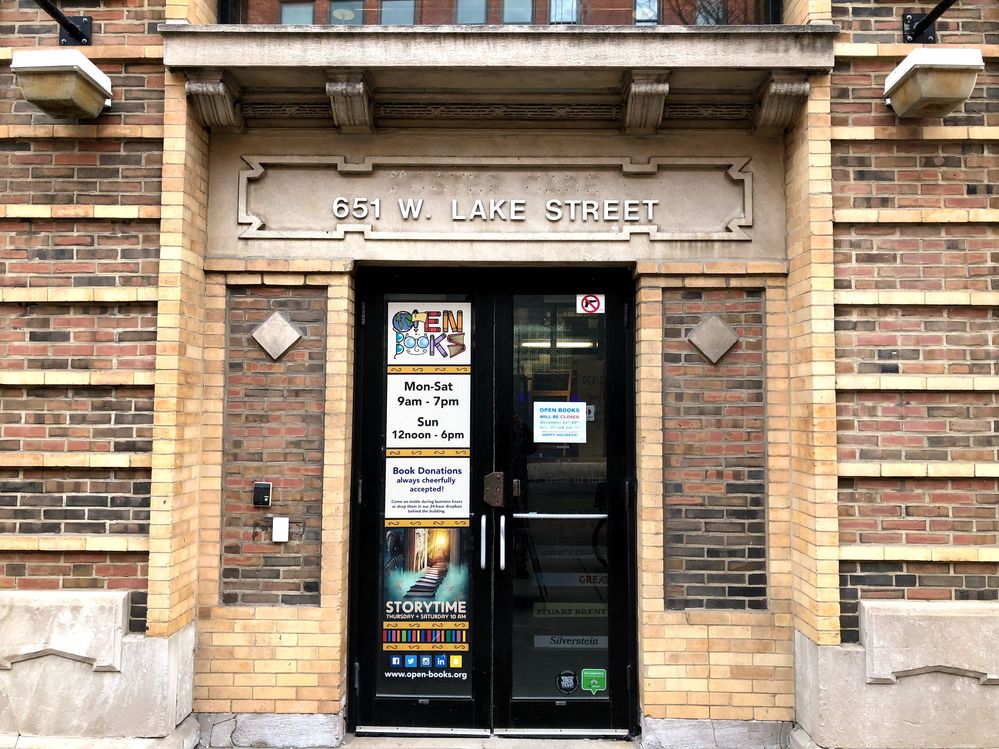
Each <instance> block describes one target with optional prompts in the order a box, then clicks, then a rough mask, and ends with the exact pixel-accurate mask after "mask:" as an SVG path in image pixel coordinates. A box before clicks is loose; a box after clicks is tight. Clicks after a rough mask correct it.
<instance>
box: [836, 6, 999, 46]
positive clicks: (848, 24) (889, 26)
mask: <svg viewBox="0 0 999 749" xmlns="http://www.w3.org/2000/svg"><path fill="white" fill-rule="evenodd" d="M929 7H932V5H930V6H928V8H927V10H928V9H929ZM916 8H921V6H918V5H913V4H912V3H911V2H904V1H902V2H890V1H889V0H851V1H850V2H835V3H833V4H832V20H833V21H834V22H835V23H838V24H839V25H840V28H842V29H843V32H844V34H848V35H849V37H850V39H851V40H852V41H854V42H868V43H874V44H892V43H896V42H899V41H901V33H900V32H901V28H902V25H901V21H900V19H901V18H902V14H903V13H906V12H910V13H911V12H912V11H913V10H914V9H916ZM924 12H925V11H924ZM997 21H999V12H997V11H996V5H995V3H992V2H990V0H962V2H960V3H958V4H957V5H955V6H953V7H952V8H950V9H949V10H948V11H947V13H946V15H944V16H943V17H942V18H940V20H938V21H937V22H936V27H937V33H938V39H939V41H941V42H943V43H948V42H949V43H955V42H963V43H966V44H999V27H997Z"/></svg>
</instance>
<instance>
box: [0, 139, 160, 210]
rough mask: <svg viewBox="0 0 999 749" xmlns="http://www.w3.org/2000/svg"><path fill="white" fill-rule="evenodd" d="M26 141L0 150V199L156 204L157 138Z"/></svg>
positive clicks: (28, 201)
mask: <svg viewBox="0 0 999 749" xmlns="http://www.w3.org/2000/svg"><path fill="white" fill-rule="evenodd" d="M15 142H17V143H19V141H15ZM26 145H27V146H28V148H26V149H24V150H20V149H19V150H16V151H15V150H10V151H8V150H0V174H3V178H0V203H22V204H32V205H39V204H42V205H49V204H75V205H81V204H86V205H123V206H124V205H128V206H159V204H160V198H159V191H160V168H161V166H162V153H163V144H162V142H157V141H155V140H115V139H111V138H103V139H99V140H74V139H53V140H48V139H43V138H36V139H33V140H30V141H27V142H26Z"/></svg>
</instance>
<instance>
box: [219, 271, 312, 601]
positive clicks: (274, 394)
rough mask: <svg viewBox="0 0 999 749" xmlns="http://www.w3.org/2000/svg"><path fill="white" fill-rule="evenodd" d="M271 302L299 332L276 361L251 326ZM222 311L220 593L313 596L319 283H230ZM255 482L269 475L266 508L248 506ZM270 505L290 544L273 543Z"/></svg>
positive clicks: (248, 597)
mask: <svg viewBox="0 0 999 749" xmlns="http://www.w3.org/2000/svg"><path fill="white" fill-rule="evenodd" d="M276 311H280V312H282V313H284V315H285V316H287V317H288V319H289V320H291V321H292V322H293V323H294V324H295V325H296V326H297V327H298V328H299V330H301V331H302V333H303V334H304V337H303V338H302V339H301V340H300V341H298V343H296V344H295V345H294V346H293V347H292V349H291V350H289V351H288V352H287V353H286V354H284V356H283V357H281V359H279V360H278V361H276V362H275V361H272V360H271V359H270V357H269V356H268V355H267V354H266V353H265V352H264V351H263V349H262V348H261V347H260V346H259V345H257V343H256V342H255V341H254V340H253V339H252V338H251V337H250V333H251V332H252V331H253V329H254V328H255V327H256V326H257V325H259V324H260V323H262V322H264V321H265V320H266V319H267V318H268V317H270V316H271V314H272V313H273V312H276ZM228 318H229V319H228V337H227V371H226V396H227V397H226V404H225V427H224V436H223V461H224V462H223V498H222V501H223V517H222V535H223V545H222V583H221V588H222V602H223V603H227V604H242V605H273V604H309V605H312V604H318V603H319V574H320V552H321V538H320V531H321V528H320V524H321V521H322V478H323V411H324V404H325V397H326V396H325V359H326V357H325V353H326V295H325V289H316V288H279V287H269V288H264V287H242V288H239V287H237V288H232V289H230V291H229V309H228ZM254 481H270V482H272V483H273V485H274V490H273V495H272V500H271V502H272V505H271V507H270V508H269V509H266V510H263V509H260V508H254V507H253V506H252V502H251V499H252V496H251V495H252V486H253V482H254ZM269 514H275V515H285V516H288V517H290V521H291V540H290V541H289V542H288V543H284V544H273V543H271V542H270V524H269V523H270V521H269V520H267V518H266V517H265V516H266V515H269Z"/></svg>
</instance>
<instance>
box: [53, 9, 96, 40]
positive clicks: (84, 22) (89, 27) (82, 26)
mask: <svg viewBox="0 0 999 749" xmlns="http://www.w3.org/2000/svg"><path fill="white" fill-rule="evenodd" d="M66 18H67V19H68V20H69V21H70V22H72V23H74V24H75V25H76V27H77V28H78V29H79V30H80V38H77V37H76V36H74V35H73V34H72V33H70V31H69V30H68V29H67V28H66V27H65V26H62V25H60V26H59V46H60V47H80V46H83V47H89V46H90V40H91V39H92V38H93V36H94V17H93V16H66Z"/></svg>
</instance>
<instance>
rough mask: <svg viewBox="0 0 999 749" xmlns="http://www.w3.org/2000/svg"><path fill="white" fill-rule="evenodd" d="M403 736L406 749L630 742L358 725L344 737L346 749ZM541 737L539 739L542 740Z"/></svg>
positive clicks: (598, 735) (574, 732)
mask: <svg viewBox="0 0 999 749" xmlns="http://www.w3.org/2000/svg"><path fill="white" fill-rule="evenodd" d="M362 734H363V735H362ZM400 736H406V737H407V738H406V749H552V740H553V739H555V740H556V741H557V742H558V749H622V748H623V746H624V742H625V741H630V740H631V737H630V736H628V732H627V731H624V730H622V731H620V732H618V731H614V730H603V731H596V730H585V729H512V728H511V729H500V730H497V731H495V732H489V731H476V730H475V729H460V728H426V729H422V728H414V727H411V726H363V727H362V726H358V727H357V728H356V729H355V733H354V734H348V735H347V737H346V739H345V741H344V746H345V747H347V749H398V747H399V737H400ZM542 737H543V738H542Z"/></svg>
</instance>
